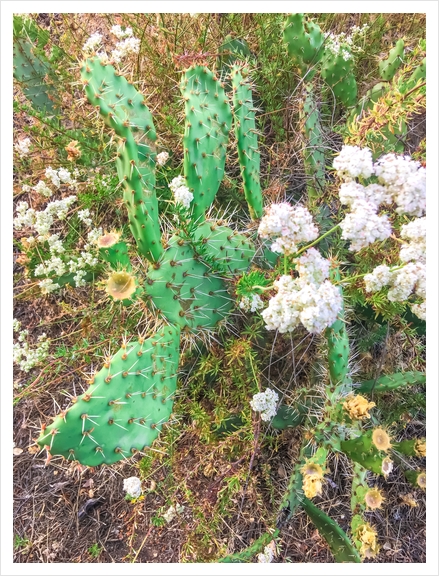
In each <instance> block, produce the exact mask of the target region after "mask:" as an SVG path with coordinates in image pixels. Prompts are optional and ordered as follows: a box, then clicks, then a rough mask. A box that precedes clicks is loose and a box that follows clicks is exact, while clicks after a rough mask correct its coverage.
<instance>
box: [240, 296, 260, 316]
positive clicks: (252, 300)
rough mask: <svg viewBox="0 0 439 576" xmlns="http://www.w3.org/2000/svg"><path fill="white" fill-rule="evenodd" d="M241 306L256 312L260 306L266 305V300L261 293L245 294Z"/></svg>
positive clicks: (243, 308) (245, 309) (242, 308)
mask: <svg viewBox="0 0 439 576" xmlns="http://www.w3.org/2000/svg"><path fill="white" fill-rule="evenodd" d="M239 307H240V308H241V310H244V312H256V310H259V309H260V308H263V307H264V302H263V301H262V300H261V297H260V296H259V294H252V295H251V296H243V297H242V299H241V302H240V303H239Z"/></svg>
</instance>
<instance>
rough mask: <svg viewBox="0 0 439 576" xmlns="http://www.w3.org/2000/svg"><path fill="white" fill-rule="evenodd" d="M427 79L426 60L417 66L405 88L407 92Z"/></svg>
mask: <svg viewBox="0 0 439 576" xmlns="http://www.w3.org/2000/svg"><path fill="white" fill-rule="evenodd" d="M426 78H427V60H426V58H424V59H423V60H422V62H421V63H420V64H419V66H417V67H416V68H415V69H414V70H413V73H412V75H411V76H410V78H409V79H408V81H407V84H406V86H405V89H406V90H411V89H412V88H413V87H414V86H415V85H416V84H417V83H418V82H419V81H420V80H425V79H426Z"/></svg>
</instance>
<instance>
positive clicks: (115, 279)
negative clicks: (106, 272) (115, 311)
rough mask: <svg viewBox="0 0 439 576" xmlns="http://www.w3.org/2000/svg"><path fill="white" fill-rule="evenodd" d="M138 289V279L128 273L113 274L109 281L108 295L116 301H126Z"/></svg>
mask: <svg viewBox="0 0 439 576" xmlns="http://www.w3.org/2000/svg"><path fill="white" fill-rule="evenodd" d="M136 289H137V286H136V279H135V278H134V276H131V274H129V273H128V272H113V273H112V274H111V275H110V277H109V278H108V280H107V287H106V291H107V294H109V295H110V296H111V297H112V298H114V300H126V299H127V298H129V297H130V296H132V295H133V294H134V292H135V291H136Z"/></svg>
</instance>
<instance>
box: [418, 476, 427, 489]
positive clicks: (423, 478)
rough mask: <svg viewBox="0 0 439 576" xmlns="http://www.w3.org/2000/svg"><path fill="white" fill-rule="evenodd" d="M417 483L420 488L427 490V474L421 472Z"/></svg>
mask: <svg viewBox="0 0 439 576" xmlns="http://www.w3.org/2000/svg"><path fill="white" fill-rule="evenodd" d="M416 483H417V485H418V486H419V487H420V488H422V489H423V490H425V489H426V488H427V474H426V473H425V472H421V473H420V474H418V477H417V478H416Z"/></svg>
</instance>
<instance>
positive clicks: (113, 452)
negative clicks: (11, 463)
mask: <svg viewBox="0 0 439 576" xmlns="http://www.w3.org/2000/svg"><path fill="white" fill-rule="evenodd" d="M179 343H180V328H179V327H175V326H166V327H164V328H162V329H161V330H160V331H159V333H158V334H157V335H155V336H152V337H151V338H147V339H139V340H138V341H135V342H131V343H128V344H126V345H124V346H123V347H122V348H121V349H120V350H119V351H118V352H117V353H116V354H115V355H114V356H113V357H112V358H111V359H106V362H105V364H104V367H103V368H102V369H101V370H100V371H99V372H98V373H97V374H96V376H95V377H94V378H93V379H92V382H93V384H90V387H89V388H88V390H87V392H86V393H85V394H81V396H79V397H78V398H77V399H76V401H75V403H74V404H73V405H72V406H71V407H70V408H69V409H68V410H66V411H65V412H64V413H62V414H60V415H59V416H57V417H56V418H55V420H54V422H53V423H52V424H50V426H47V427H46V428H45V430H43V431H42V432H41V435H40V437H39V438H38V444H39V445H40V446H41V447H42V448H46V450H47V451H48V452H49V454H51V455H62V456H64V457H65V458H67V459H68V460H78V461H79V462H81V464H85V465H87V466H98V465H99V464H113V463H114V462H117V461H119V460H122V459H123V458H125V459H127V458H130V456H132V455H133V454H135V453H136V452H137V451H141V450H143V449H144V448H146V447H148V446H151V444H152V442H153V441H154V440H155V439H156V438H157V436H158V434H159V432H160V430H161V428H162V426H163V424H164V423H166V422H167V421H168V420H169V417H170V415H171V412H172V406H173V403H174V394H175V390H176V386H177V370H178V360H179Z"/></svg>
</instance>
